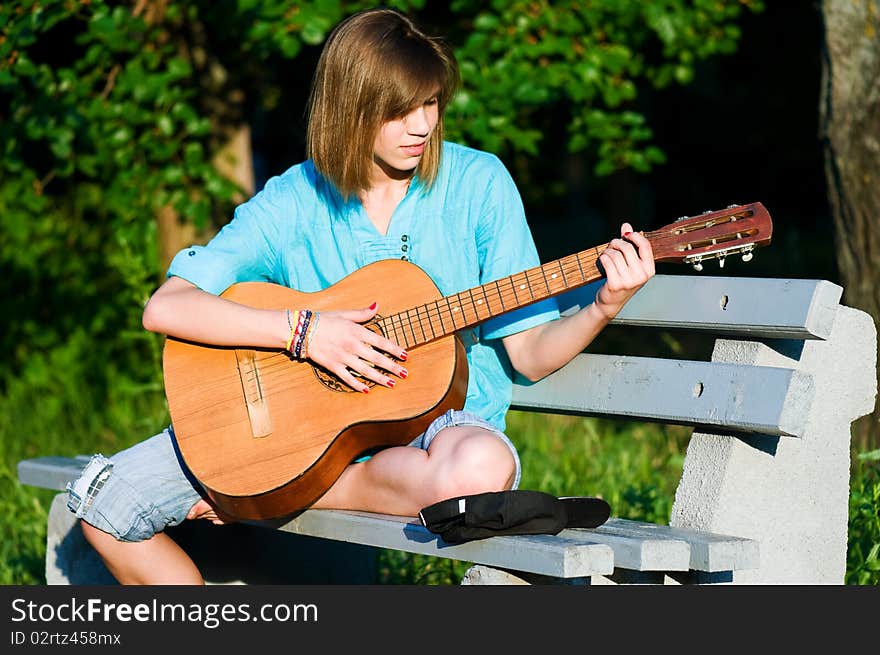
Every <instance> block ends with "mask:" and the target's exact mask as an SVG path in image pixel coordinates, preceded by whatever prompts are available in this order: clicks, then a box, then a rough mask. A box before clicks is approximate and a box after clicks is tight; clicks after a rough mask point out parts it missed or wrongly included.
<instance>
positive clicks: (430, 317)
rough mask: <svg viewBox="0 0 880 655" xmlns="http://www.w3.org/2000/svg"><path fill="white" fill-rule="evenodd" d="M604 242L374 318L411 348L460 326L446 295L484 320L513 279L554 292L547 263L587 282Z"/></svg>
mask: <svg viewBox="0 0 880 655" xmlns="http://www.w3.org/2000/svg"><path fill="white" fill-rule="evenodd" d="M662 233H663V232H662V231H653V232H646V233H644V235H645V236H646V237H647V238H649V239H650V238H652V237H656V236H657V235H658V234H662ZM607 245H608V244H602V245H599V246H596V247H595V248H592V249H589V250H585V251H581V252H578V253H573V254H571V255H567V256H565V257H562V258H559V259H557V260H554V261H552V262H548V263H546V264H543V265H540V266H537V267H534V268H532V269H528V270H526V271H521V272H519V273H515V274H513V275H510V276H508V277H507V278H501V279H500V280H494V281H492V282H488V283H486V284H483V285H480V286H478V287H474V288H473V289H466V290H465V291H462V292H460V293H458V294H454V295H452V296H446V297H444V298H441V299H439V300H436V301H431V302H428V303H424V304H422V305H417V306H416V307H413V308H409V309H407V310H404V311H403V312H397V313H395V314H392V315H390V316H387V317H385V318H383V319H381V320H380V321H378V323H379V324H380V326H381V327H384V328H386V330H387V328H390V331H392V332H393V333H394V337H395V338H397V339H399V334H398V332H399V333H400V334H403V337H404V339H403V342H404V345H405V347H407V348H411V347H413V346H414V345H420V343H428V342H430V341H432V340H435V339H436V338H437V336H436V331H435V330H434V325H435V324H436V323H439V327H440V329H441V331H442V333H443V334H442V335H441V336H448V335H450V334H453V333H454V332H456V331H457V330H458V329H460V328H457V327H456V325H455V322H456V314H455V311H454V308H453V306H452V305H450V299H457V304H456V305H455V309H459V310H460V311H461V314H459V315H460V316H462V317H464V320H465V322H466V323H467V322H470V318H469V317H468V316H467V311H466V310H465V309H464V306H465V304H466V302H463V300H464V299H463V298H462V296H463V294H468V296H469V297H470V298H469V300H470V302H471V304H472V306H473V308H474V311H473V317H474V320H475V321H476V322H481V321H484V320H488V319H489V318H492V316H494V315H496V314H498V313H502V312H504V311H506V310H505V309H504V308H505V307H506V303H505V300H507V301H508V302H509V301H510V300H511V299H513V300H514V302H513V305H519V297H518V294H517V286H518V285H517V282H519V283H520V284H519V289H520V290H523V289H522V284H523V280H524V284H525V285H526V287H527V288H528V290H529V294H530V300H533V299H534V292H533V288H534V287H533V284H532V283H533V282H534V281H535V280H534V278H537V277H538V275H539V274H540V276H541V280H542V281H543V283H544V286H545V288H546V289H547V293H548V294H549V295H548V296H547V297H549V296H552V295H555V294H554V292H553V290H552V289H551V283H550V282H548V280H547V278H546V273H547V269H548V267H551V266H558V267H559V271H560V273H561V275H562V281H563V283H562V288H563V291H564V289H567V288H569V284H568V280H567V275H566V269H567V268H568V271H569V273H577V274H578V276H579V277H580V283H575V285H574V286H575V287H577V286H581V285H583V284H587V283H589V281H588V280H587V275H586V274H585V273H584V270H583V264H586V266H587V267H588V270H589V267H590V266H594V265H595V263H596V261H598V258H599V255H600V254H601V253H599V249H600V248H603V247H606V246H607ZM575 267H577V268H576V269H575ZM597 279H598V278H597ZM489 285H494V286H495V293H494V294H493V295H494V296H495V297H497V299H498V302H499V303H500V304H501V307H502V312H495V311H491V307H490V305H491V303H490V301H489V296H488V295H487V291H489V293H492V292H491V290H490V289H488V287H489ZM502 287H505V288H504V289H502ZM475 291H477V292H481V293H482V295H483V297H484V299H485V300H486V307H487V309H489V310H490V313H489V315H488V316H487V317H481V316H480V310H479V309H478V308H477V304H476V303H475V302H474V292H475ZM561 292H562V291H559V292H557V293H561ZM539 299H540V298H539ZM442 301H446V304H447V307H448V308H447V309H446V310H444V309H442V308H441V306H440V303H441V302H442ZM481 306H482V305H481ZM412 312H414V313H415V315H416V318H415V321H414V320H413V318H412V316H410V314H411V313H412ZM421 312H423V313H424V315H425V317H426V319H422V317H421ZM444 319H446V320H448V321H449V322H451V323H452V325H453V328H454V329H453V330H452V331H449V330H447V328H446V326H445V324H444ZM423 320H427V321H428V327H429V328H430V330H431V333H432V336H431V338H428V336H427V332H426V331H425V327H424V323H423ZM395 321H396V322H397V324H398V325H399V328H398V326H397V325H395ZM414 323H418V327H419V331H420V332H422V341H421V342H419V339H418V337H417V336H416V334H415V330H414V328H413V325H414ZM407 327H408V328H409V331H410V334H412V335H413V339H414V342H413V344H411V343H410V341H409V339H408V338H407V336H406V328H407ZM398 342H399V341H398ZM266 360H277V361H273V362H272V363H268V364H263V365H262V366H261V367H260V372H261V373H262V374H265V375H271V374H272V373H273V372H275V371H276V369H284V370H287V369H288V367H289V365H290V363H291V362H290V360H289V358H287V357H286V356H285V355H283V354H281V353H273V354H271V355H269V356H268V357H263V358H258V359H257V361H258V362H259V361H263V362H265V361H266ZM273 377H274V376H273ZM247 381H248V382H251V383H253V382H255V378H254V376H253V374H250V375H249V376H248V378H247ZM264 382H268V380H265V381H264Z"/></svg>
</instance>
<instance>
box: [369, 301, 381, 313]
mask: <svg viewBox="0 0 880 655" xmlns="http://www.w3.org/2000/svg"><path fill="white" fill-rule="evenodd" d="M378 304H379V303H375V302H374V303H373V304H372V305H370V311H373V310H374V309H376V305H378Z"/></svg>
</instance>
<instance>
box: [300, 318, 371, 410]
mask: <svg viewBox="0 0 880 655" xmlns="http://www.w3.org/2000/svg"><path fill="white" fill-rule="evenodd" d="M381 319H382V317H381V316H379V315H378V314H376V316H375V317H374V318H373V320H372V321H370V322H369V323H365V324H364V327H365V328H367V329H368V330H372V331H373V332H375V333H376V334H381V335H382V336H385V334H384V332H383V331H382V327H381V326H380V325H379V324H378V321H380V320H381ZM312 370H313V371H314V372H315V377H316V378H318V382H320V383H321V384H323V385H324V386H325V387H327V388H328V389H330V391H340V392H343V393H352V392H354V389H352V388H351V387H350V386H348V385H347V384H346V383H345V382H343V381H342V380H341V379H339V376H337V375H336V374H335V373H331V372H330V371H328V370H327V369H324V368H320V367H319V366H312ZM348 372H349V373H351V374H352V375H353V376H354V378H355V379H356V380H358V381H359V382H363V383H364V384H366V385H368V386H370V387H375V386H376V385H377V384H378V383H377V382H375V381H374V380H369V379H367V378H365V377H364V376H363V375H361V374H360V373H358V372H357V371H352V370H351V369H348Z"/></svg>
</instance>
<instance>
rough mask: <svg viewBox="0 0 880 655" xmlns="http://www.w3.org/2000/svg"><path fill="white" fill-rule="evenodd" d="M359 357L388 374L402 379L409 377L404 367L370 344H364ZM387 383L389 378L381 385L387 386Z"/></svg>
mask: <svg viewBox="0 0 880 655" xmlns="http://www.w3.org/2000/svg"><path fill="white" fill-rule="evenodd" d="M357 355H358V356H359V357H360V358H361V359H364V360H366V361H367V362H369V363H371V364H373V365H374V366H375V367H376V368H377V369H383V370H385V371H387V372H388V373H392V374H394V375H396V376H397V377H400V378H405V377H406V376H407V371H406V369H405V368H404V367H403V366H401V365H400V364H398V363H397V362H396V361H394V360H393V359H391V358H390V357H387V356H386V355H383V354H382V353H381V352H379V351H378V350H376V349H375V348H373V347H372V346H370V345H369V344H366V343H365V344H362V347H361V348H360V350H359V352H358V353H357ZM387 381H388V378H387V377H386V379H383V380H382V381H381V383H382V384H386V382H387ZM386 386H387V385H386ZM392 386H394V385H392Z"/></svg>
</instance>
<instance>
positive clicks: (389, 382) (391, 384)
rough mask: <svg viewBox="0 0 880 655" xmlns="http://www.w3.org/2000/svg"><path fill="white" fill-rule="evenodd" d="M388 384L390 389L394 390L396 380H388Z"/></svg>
mask: <svg viewBox="0 0 880 655" xmlns="http://www.w3.org/2000/svg"><path fill="white" fill-rule="evenodd" d="M386 384H387V385H388V386H389V387H390V388H392V389H393V388H394V380H388V382H386Z"/></svg>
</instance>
